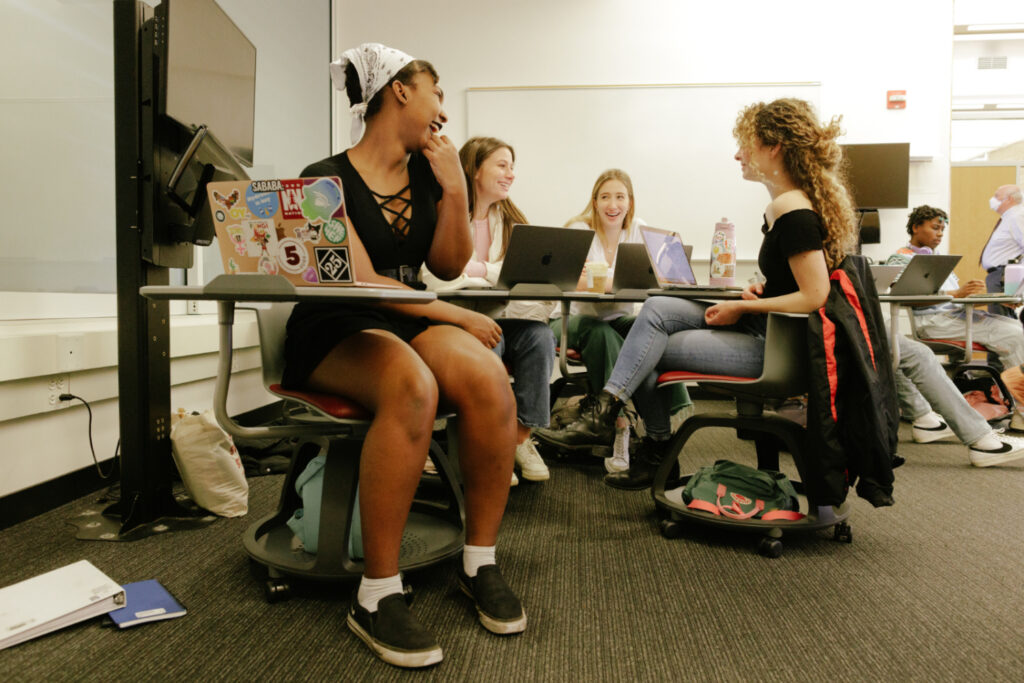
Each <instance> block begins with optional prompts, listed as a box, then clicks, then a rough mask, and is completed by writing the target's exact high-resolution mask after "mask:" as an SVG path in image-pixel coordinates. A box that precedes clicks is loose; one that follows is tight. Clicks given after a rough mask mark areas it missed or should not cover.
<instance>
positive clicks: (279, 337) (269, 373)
mask: <svg viewBox="0 0 1024 683" xmlns="http://www.w3.org/2000/svg"><path fill="white" fill-rule="evenodd" d="M294 307H295V304H294V303H293V302H278V303H273V304H270V305H268V306H265V307H260V308H256V307H253V308H252V310H254V311H256V326H257V327H258V329H259V332H260V356H261V358H262V360H263V386H264V387H267V388H268V389H269V388H270V386H271V385H272V384H278V383H280V382H281V375H282V374H284V339H285V327H286V325H287V323H288V317H289V316H290V315H291V314H292V308H294Z"/></svg>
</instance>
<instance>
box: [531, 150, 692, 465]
mask: <svg viewBox="0 0 1024 683" xmlns="http://www.w3.org/2000/svg"><path fill="white" fill-rule="evenodd" d="M635 213H636V206H635V204H634V200H633V181H632V180H631V179H630V177H629V175H628V174H627V173H626V172H625V171H622V170H620V169H617V168H611V169H608V170H607V171H605V172H604V173H602V174H601V175H600V176H598V178H597V180H596V181H595V182H594V187H593V189H592V190H591V193H590V201H589V202H588V203H587V206H586V208H585V209H584V210H583V212H582V213H580V214H579V215H578V216H576V217H574V218H571V219H570V220H569V221H568V222H567V223H566V227H568V228H573V229H577V230H591V231H593V232H594V240H593V242H592V243H591V245H590V251H589V252H588V254H587V263H588V264H603V265H604V266H605V279H604V290H605V291H606V292H610V291H611V289H612V282H613V280H614V277H615V257H616V254H617V253H618V249H619V245H620V244H642V243H643V236H642V234H641V232H640V226H641V225H643V224H644V222H643V221H642V220H640V219H639V218H636V217H635ZM591 267H595V266H591ZM588 275H589V276H590V277H588ZM590 278H592V274H588V272H587V268H586V267H585V268H584V270H583V273H582V274H581V275H580V280H579V283H578V285H577V287H576V288H577V289H578V290H581V291H582V290H586V289H588V286H587V285H588V279H590ZM639 308H640V304H635V303H628V302H627V303H606V302H602V303H591V302H573V304H572V306H571V307H570V315H569V320H568V331H567V343H568V345H569V348H571V349H575V350H577V351H579V353H580V358H581V360H582V361H583V364H584V365H585V366H586V369H587V383H588V385H589V387H590V390H591V392H592V393H588V394H587V395H586V396H584V397H583V400H582V401H581V402H580V404H579V405H578V410H579V411H585V410H587V409H588V406H589V405H590V404H591V403H592V402H593V400H594V396H595V393H596V392H597V391H600V388H601V387H603V386H604V385H605V382H607V381H608V378H609V377H610V376H611V373H612V368H613V367H614V366H615V360H616V359H617V358H618V356H619V350H620V349H622V344H623V340H624V339H625V337H626V335H627V334H628V333H629V328H630V327H631V326H632V324H633V321H634V320H636V313H637V311H638V310H639ZM553 315H554V319H553V320H552V321H551V329H552V331H553V332H554V333H555V337H556V338H560V337H561V334H562V324H563V323H564V321H563V320H562V319H561V309H560V307H556V309H555V311H554V313H553ZM670 405H671V410H672V412H673V414H674V415H675V416H678V417H676V421H679V420H681V419H683V418H684V417H685V416H686V414H688V409H689V410H692V402H691V401H690V397H689V395H688V394H687V393H686V389H685V387H684V386H683V385H676V387H673V391H672V392H671V403H670ZM569 417H573V416H572V415H570V416H569ZM536 435H537V436H538V438H539V439H541V440H542V441H544V442H545V443H548V444H551V445H553V446H556V447H559V448H567V449H572V448H575V447H576V445H575V444H573V443H571V442H567V441H564V440H563V439H561V434H560V433H559V432H558V431H557V430H555V429H551V430H538V431H537V432H536ZM628 443H629V431H628V430H627V423H626V422H625V418H620V420H619V423H618V434H617V438H616V439H615V440H614V445H613V453H612V457H611V458H608V459H606V461H605V468H606V469H607V470H608V471H609V472H618V471H623V470H625V469H626V468H627V467H628ZM585 448H586V450H590V447H589V445H588V446H586V447H585Z"/></svg>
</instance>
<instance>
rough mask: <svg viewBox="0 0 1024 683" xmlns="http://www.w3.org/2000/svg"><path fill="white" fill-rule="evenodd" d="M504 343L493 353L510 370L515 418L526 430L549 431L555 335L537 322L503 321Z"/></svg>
mask: <svg viewBox="0 0 1024 683" xmlns="http://www.w3.org/2000/svg"><path fill="white" fill-rule="evenodd" d="M495 322H497V323H498V325H499V326H500V327H501V341H500V342H498V345H497V346H496V347H494V352H495V353H497V354H498V356H500V357H501V359H502V360H503V361H505V364H506V365H507V366H508V368H509V373H510V374H511V375H512V379H513V380H515V381H514V382H513V384H512V392H513V393H514V394H515V397H516V417H518V418H519V422H520V424H522V425H523V426H524V427H547V426H548V422H549V421H550V419H551V372H552V370H553V369H554V365H555V335H554V334H552V333H551V328H550V327H548V326H547V325H545V324H544V323H542V322H538V321H536V320H518V319H510V318H500V319H498V320H496V321H495Z"/></svg>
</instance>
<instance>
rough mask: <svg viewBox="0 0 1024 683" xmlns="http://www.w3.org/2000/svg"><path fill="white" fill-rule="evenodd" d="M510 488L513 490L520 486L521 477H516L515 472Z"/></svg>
mask: <svg viewBox="0 0 1024 683" xmlns="http://www.w3.org/2000/svg"><path fill="white" fill-rule="evenodd" d="M508 486H509V488H512V487H513V486H519V477H517V476H516V473H515V472H513V473H512V481H510V482H509V484H508Z"/></svg>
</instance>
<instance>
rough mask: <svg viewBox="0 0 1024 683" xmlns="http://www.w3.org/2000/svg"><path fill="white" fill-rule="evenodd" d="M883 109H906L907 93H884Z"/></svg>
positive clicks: (896, 91) (902, 91) (901, 91)
mask: <svg viewBox="0 0 1024 683" xmlns="http://www.w3.org/2000/svg"><path fill="white" fill-rule="evenodd" d="M885 108H886V109H906V108H907V91H906V90H890V91H888V92H887V93H885Z"/></svg>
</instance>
